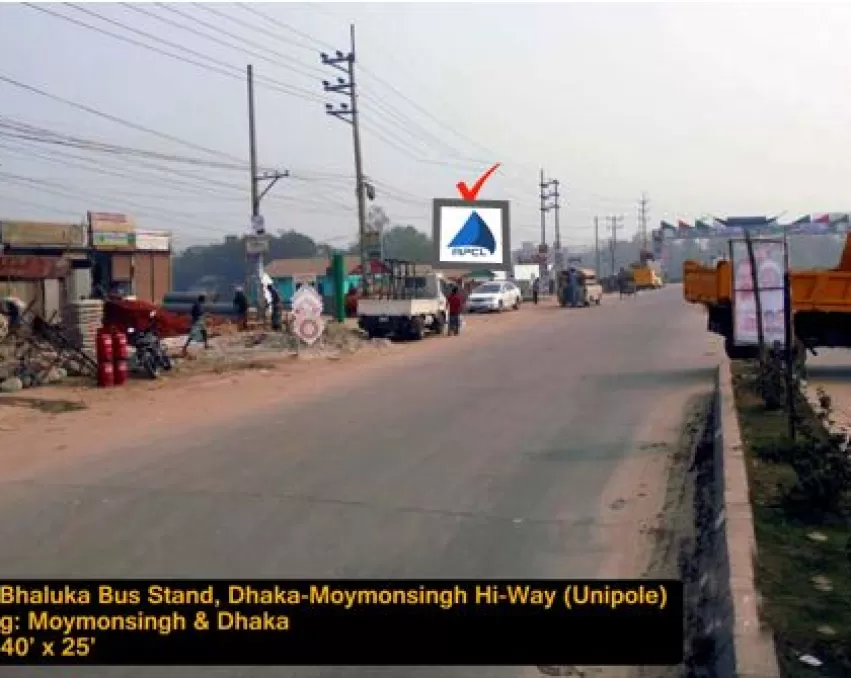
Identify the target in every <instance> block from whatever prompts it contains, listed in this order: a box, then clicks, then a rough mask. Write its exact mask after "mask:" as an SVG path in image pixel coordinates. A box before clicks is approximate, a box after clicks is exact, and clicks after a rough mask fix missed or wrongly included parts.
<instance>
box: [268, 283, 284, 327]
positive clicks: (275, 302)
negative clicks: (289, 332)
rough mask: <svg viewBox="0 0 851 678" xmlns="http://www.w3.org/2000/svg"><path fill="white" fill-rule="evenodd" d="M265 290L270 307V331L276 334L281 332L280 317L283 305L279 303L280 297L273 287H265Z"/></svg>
mask: <svg viewBox="0 0 851 678" xmlns="http://www.w3.org/2000/svg"><path fill="white" fill-rule="evenodd" d="M266 290H267V291H268V292H269V298H270V300H271V307H272V329H273V330H274V331H276V332H279V331H280V330H281V317H282V312H283V310H284V309H283V304H282V303H281V295H280V294H278V290H276V289H275V286H274V285H267V286H266Z"/></svg>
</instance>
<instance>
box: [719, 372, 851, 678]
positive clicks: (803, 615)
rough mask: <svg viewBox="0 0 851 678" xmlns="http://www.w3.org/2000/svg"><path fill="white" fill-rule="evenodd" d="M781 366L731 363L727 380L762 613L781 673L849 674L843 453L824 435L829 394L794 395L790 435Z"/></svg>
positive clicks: (849, 549)
mask: <svg viewBox="0 0 851 678" xmlns="http://www.w3.org/2000/svg"><path fill="white" fill-rule="evenodd" d="M780 369H781V367H780V366H779V365H777V364H776V363H773V362H772V361H770V360H768V361H766V362H765V363H764V366H763V367H762V368H760V366H759V365H758V364H755V363H744V362H734V363H733V365H732V370H733V389H734V392H735V397H736V405H737V408H738V411H739V421H740V425H741V429H742V442H743V444H744V446H745V451H746V455H747V460H748V476H749V484H750V492H751V501H752V504H753V513H754V524H755V530H756V539H757V549H758V556H757V585H758V588H759V590H760V592H761V594H762V596H763V604H762V617H763V621H764V622H765V623H766V624H768V626H770V627H771V628H772V629H773V630H774V637H775V643H776V646H777V653H778V660H779V663H780V672H781V676H783V677H784V678H811V677H813V678H814V677H816V676H818V677H820V678H839V677H840V676H843V677H847V676H851V645H849V638H851V605H849V601H851V492H849V489H851V461H849V455H848V451H847V447H848V440H847V436H844V435H836V434H831V433H830V432H829V429H828V427H827V426H826V424H828V423H829V422H830V418H831V403H830V400H829V398H828V397H827V396H826V395H824V394H820V408H818V410H817V411H814V410H813V408H812V407H810V405H809V404H808V403H807V402H806V400H805V399H804V398H803V397H801V396H800V395H798V394H796V407H795V410H796V415H795V417H794V423H795V428H796V435H795V439H794V440H792V439H791V437H790V435H789V425H788V417H787V415H786V412H785V411H784V407H783V405H784V403H785V383H784V379H783V377H782V374H780V373H778V370H780Z"/></svg>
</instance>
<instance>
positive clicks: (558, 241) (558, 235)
mask: <svg viewBox="0 0 851 678" xmlns="http://www.w3.org/2000/svg"><path fill="white" fill-rule="evenodd" d="M552 185H553V194H552V197H553V209H554V210H555V213H556V223H555V242H554V243H553V245H554V246H555V250H556V252H560V251H561V230H560V229H559V223H558V212H559V209H561V205H560V204H559V201H558V199H559V194H558V179H553V181H552Z"/></svg>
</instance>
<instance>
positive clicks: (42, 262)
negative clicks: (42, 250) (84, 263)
mask: <svg viewBox="0 0 851 678" xmlns="http://www.w3.org/2000/svg"><path fill="white" fill-rule="evenodd" d="M70 270H71V264H70V262H69V261H68V260H67V259H63V258H62V257H36V256H19V255H11V256H10V255H0V278H17V279H19V280H46V279H48V278H64V277H65V276H67V275H68V273H70Z"/></svg>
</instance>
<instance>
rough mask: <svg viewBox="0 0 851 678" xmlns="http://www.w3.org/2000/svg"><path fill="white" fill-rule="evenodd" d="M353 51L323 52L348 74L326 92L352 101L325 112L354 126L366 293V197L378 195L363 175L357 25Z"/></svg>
mask: <svg viewBox="0 0 851 678" xmlns="http://www.w3.org/2000/svg"><path fill="white" fill-rule="evenodd" d="M349 34H350V37H351V51H350V52H349V53H348V54H343V53H342V52H341V51H339V50H337V52H335V54H334V56H333V57H331V56H328V55H327V54H325V53H324V52H323V53H322V54H320V58H321V60H322V63H323V64H324V65H325V66H331V67H332V68H336V69H337V70H338V71H340V72H341V73H343V74H344V75H345V76H346V77H345V78H341V77H338V78H337V82H336V83H334V84H332V83H330V82H329V81H327V80H324V81H323V82H322V86H323V87H324V88H325V91H326V92H334V93H337V94H347V95H348V96H349V103H348V104H346V103H341V104H340V105H339V107H337V108H335V107H334V105H333V104H325V112H326V113H327V114H328V115H332V116H334V117H335V118H338V119H339V120H342V121H343V122H347V123H349V124H350V125H351V126H352V141H353V143H354V147H355V193H356V195H357V199H358V242H359V243H360V263H361V287H362V288H363V291H364V293H366V292H367V282H366V281H367V272H368V270H369V268H368V263H369V262H368V257H367V252H366V200H367V197H368V198H369V199H370V200H373V199H374V198H375V188H374V187H373V186H372V185H371V184H368V183H367V182H366V180H365V179H364V175H363V157H362V153H361V145H360V118H359V115H358V96H357V84H356V83H355V26H354V24H352V25H351V26H350V33H349Z"/></svg>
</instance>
